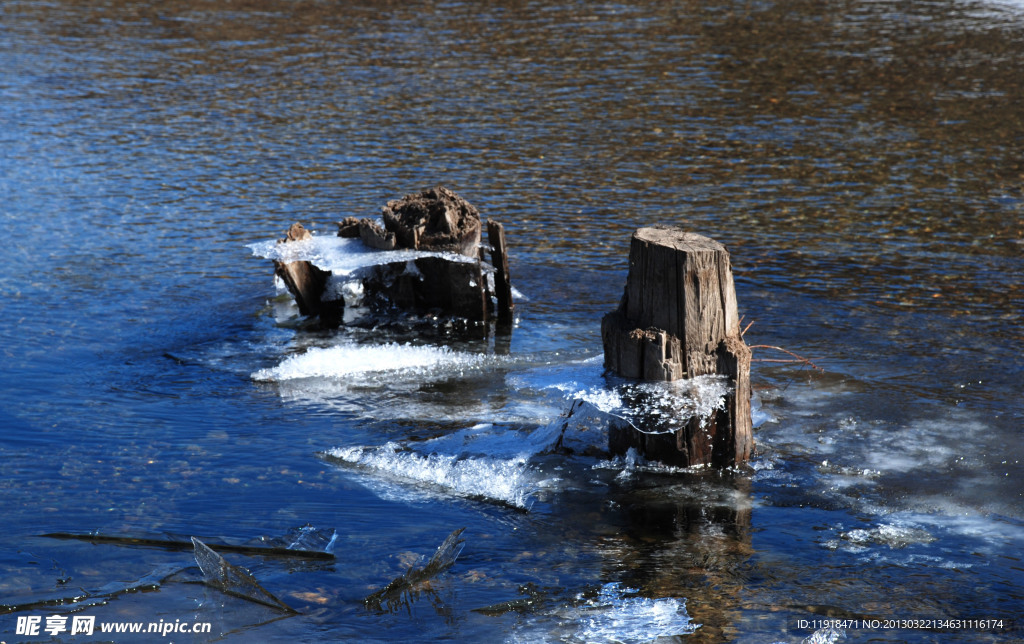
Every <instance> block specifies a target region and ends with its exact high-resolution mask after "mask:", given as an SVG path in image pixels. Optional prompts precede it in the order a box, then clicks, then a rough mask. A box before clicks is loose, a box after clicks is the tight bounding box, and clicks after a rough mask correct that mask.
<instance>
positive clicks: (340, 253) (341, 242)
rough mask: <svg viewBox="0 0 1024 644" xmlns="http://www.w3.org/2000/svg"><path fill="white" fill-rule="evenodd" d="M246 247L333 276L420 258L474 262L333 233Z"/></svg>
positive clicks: (458, 257)
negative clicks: (309, 265) (305, 263)
mask: <svg viewBox="0 0 1024 644" xmlns="http://www.w3.org/2000/svg"><path fill="white" fill-rule="evenodd" d="M248 248H249V249H250V250H252V254H253V255H255V256H256V257H263V258H265V259H273V260H277V261H280V262H297V261H308V262H311V263H312V264H313V265H314V266H316V267H317V268H320V269H323V270H325V271H331V272H332V273H333V274H335V275H351V274H352V273H353V272H355V271H357V270H359V269H361V268H367V267H370V266H379V265H381V264H392V263H396V262H411V261H413V260H416V259H421V258H423V257H441V258H444V259H447V260H449V261H452V262H475V261H477V259H476V258H475V257H466V256H465V255H459V254H458V253H450V252H432V251H419V250H388V251H382V250H376V249H373V248H370V247H369V246H366V245H365V244H363V242H362V241H360V240H358V239H352V238H345V237H335V236H332V235H313V236H312V238H310V239H306V240H302V241H295V242H290V243H287V244H279V243H277V240H275V239H270V240H266V241H261V242H256V243H254V244H249V245H248Z"/></svg>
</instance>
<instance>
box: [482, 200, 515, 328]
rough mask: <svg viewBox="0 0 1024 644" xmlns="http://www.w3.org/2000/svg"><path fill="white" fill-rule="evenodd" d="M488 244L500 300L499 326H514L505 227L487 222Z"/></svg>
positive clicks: (495, 289) (490, 220)
mask: <svg viewBox="0 0 1024 644" xmlns="http://www.w3.org/2000/svg"><path fill="white" fill-rule="evenodd" d="M487 242H488V243H489V244H490V247H491V264H492V265H493V266H494V296H495V298H497V300H498V311H497V313H498V324H499V325H501V326H511V325H512V319H513V318H512V313H513V309H514V307H515V305H514V304H513V302H512V281H511V280H510V279H509V274H508V251H507V249H506V247H505V227H504V226H503V225H501V224H499V223H498V222H496V221H494V220H493V219H488V220H487Z"/></svg>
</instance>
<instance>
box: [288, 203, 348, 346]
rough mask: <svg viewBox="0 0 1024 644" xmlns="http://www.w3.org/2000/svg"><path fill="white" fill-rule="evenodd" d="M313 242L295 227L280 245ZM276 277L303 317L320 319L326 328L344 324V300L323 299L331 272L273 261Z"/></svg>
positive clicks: (302, 229)
mask: <svg viewBox="0 0 1024 644" xmlns="http://www.w3.org/2000/svg"><path fill="white" fill-rule="evenodd" d="M311 238H312V235H311V234H310V232H309V231H308V230H306V229H305V228H304V227H303V226H302V224H299V223H294V224H292V225H291V227H289V228H288V232H287V233H286V234H285V238H284V239H281V240H279V241H278V242H277V243H279V244H287V243H290V242H297V241H303V240H307V239H311ZM274 273H275V274H276V275H277V276H278V277H280V278H281V280H282V281H283V282H284V283H285V286H287V287H288V290H289V291H290V292H291V294H292V296H293V297H294V298H295V304H296V305H298V307H299V312H300V313H302V314H303V315H308V316H311V317H312V316H320V319H321V322H322V323H323V324H324V325H325V326H338V324H340V323H341V318H342V315H343V314H344V311H345V303H344V302H343V301H342V300H332V301H329V302H324V301H323V300H322V299H321V298H322V296H323V293H324V288H325V287H326V286H327V279H328V278H329V277H330V276H331V272H330V271H325V270H321V269H320V268H318V267H316V266H314V265H313V264H312V263H310V262H308V261H305V260H300V261H297V262H280V261H277V260H274Z"/></svg>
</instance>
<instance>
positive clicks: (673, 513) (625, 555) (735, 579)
mask: <svg viewBox="0 0 1024 644" xmlns="http://www.w3.org/2000/svg"><path fill="white" fill-rule="evenodd" d="M673 479H674V480H672V481H671V483H667V481H664V480H663V481H654V482H653V483H654V484H653V485H650V483H648V486H644V485H642V484H641V485H640V486H639V487H638V488H637V489H634V490H632V491H630V492H628V493H627V494H623V495H620V496H618V497H617V498H616V499H615V501H616V503H617V504H618V505H619V506H620V520H621V521H622V532H621V534H619V535H616V536H614V537H611V536H609V537H606V538H604V539H603V540H602V544H601V547H602V551H603V553H604V555H605V557H606V558H607V559H608V564H607V566H608V574H609V576H613V577H614V578H616V579H618V578H622V579H623V580H624V583H626V584H628V585H630V586H632V587H634V588H639V589H642V590H643V592H644V593H645V594H648V595H649V596H651V597H685V598H686V599H687V604H686V606H687V611H688V612H689V614H690V616H691V617H692V619H693V621H694V622H695V623H698V624H701V625H702V626H701V628H699V629H698V630H697V631H696V632H695V633H694V634H692V635H691V636H689V637H688V638H687V639H688V641H689V640H690V639H695V641H700V642H717V641H723V640H724V639H730V638H732V637H735V636H736V634H737V632H738V628H739V622H741V621H743V618H742V617H741V616H740V613H741V609H742V608H743V601H744V591H745V587H746V583H747V581H748V577H749V575H750V571H751V564H750V559H751V556H752V555H753V554H754V548H753V546H752V544H751V515H752V500H751V498H750V480H749V479H748V478H746V477H744V476H735V477H733V476H728V477H725V478H723V477H722V476H721V475H719V474H707V473H705V474H688V475H683V476H676V477H673Z"/></svg>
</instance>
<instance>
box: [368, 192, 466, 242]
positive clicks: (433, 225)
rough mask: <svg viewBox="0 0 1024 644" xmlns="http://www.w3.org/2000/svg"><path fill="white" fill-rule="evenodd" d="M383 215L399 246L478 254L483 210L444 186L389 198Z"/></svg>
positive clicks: (387, 228) (385, 225)
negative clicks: (392, 198) (480, 210)
mask: <svg viewBox="0 0 1024 644" xmlns="http://www.w3.org/2000/svg"><path fill="white" fill-rule="evenodd" d="M381 214H382V215H383V218H384V228H385V229H386V230H387V232H389V233H394V235H395V241H396V247H397V248H411V249H413V250H433V251H449V252H452V253H458V254H460V255H465V256H467V257H476V256H477V255H478V251H477V248H478V247H479V246H480V213H479V211H477V209H476V208H475V207H474V206H473V205H472V204H470V203H469V202H468V201H466V200H465V199H463V198H462V197H460V196H459V195H457V194H455V193H454V192H452V191H451V190H449V189H448V188H445V187H444V186H437V187H436V188H430V189H428V190H424V191H423V192H421V193H419V194H414V195H407V196H405V197H402V198H401V199H394V200H392V201H389V202H388V203H387V205H385V206H384V208H383V209H382V213H381Z"/></svg>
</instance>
